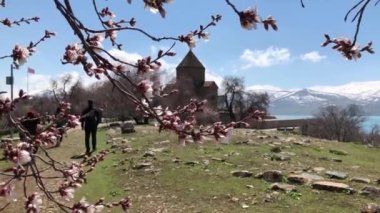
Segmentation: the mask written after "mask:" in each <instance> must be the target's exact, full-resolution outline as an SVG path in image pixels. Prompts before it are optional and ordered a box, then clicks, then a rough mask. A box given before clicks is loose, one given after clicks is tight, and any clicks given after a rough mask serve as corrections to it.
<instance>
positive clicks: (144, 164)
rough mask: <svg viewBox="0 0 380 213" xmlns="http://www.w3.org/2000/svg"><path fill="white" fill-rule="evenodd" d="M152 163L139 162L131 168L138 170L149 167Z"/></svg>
mask: <svg viewBox="0 0 380 213" xmlns="http://www.w3.org/2000/svg"><path fill="white" fill-rule="evenodd" d="M151 166H152V163H151V162H141V163H138V164H136V165H134V166H133V169H136V170H140V169H144V168H148V167H151Z"/></svg>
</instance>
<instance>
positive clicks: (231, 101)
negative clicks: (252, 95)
mask: <svg viewBox="0 0 380 213" xmlns="http://www.w3.org/2000/svg"><path fill="white" fill-rule="evenodd" d="M222 87H223V89H224V102H225V106H226V109H227V111H228V113H229V115H230V119H231V120H232V121H236V115H235V109H236V108H238V107H242V106H241V105H240V106H237V104H236V100H242V99H243V95H244V79H243V78H239V77H234V76H226V77H225V78H224V80H223V82H222Z"/></svg>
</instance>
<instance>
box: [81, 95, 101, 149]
mask: <svg viewBox="0 0 380 213" xmlns="http://www.w3.org/2000/svg"><path fill="white" fill-rule="evenodd" d="M80 121H81V127H82V130H84V131H85V144H86V155H90V154H91V151H90V136H91V142H92V152H94V151H96V131H97V129H98V124H99V123H100V121H101V113H100V111H99V110H98V109H95V108H94V102H93V101H92V100H88V106H87V108H86V109H84V110H83V111H82V114H81V118H80Z"/></svg>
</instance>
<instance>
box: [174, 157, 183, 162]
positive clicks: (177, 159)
mask: <svg viewBox="0 0 380 213" xmlns="http://www.w3.org/2000/svg"><path fill="white" fill-rule="evenodd" d="M172 162H173V163H181V162H182V160H180V159H179V158H174V159H172Z"/></svg>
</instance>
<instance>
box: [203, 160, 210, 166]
mask: <svg viewBox="0 0 380 213" xmlns="http://www.w3.org/2000/svg"><path fill="white" fill-rule="evenodd" d="M202 163H203V164H204V165H209V164H210V161H209V160H208V159H203V160H202Z"/></svg>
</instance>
